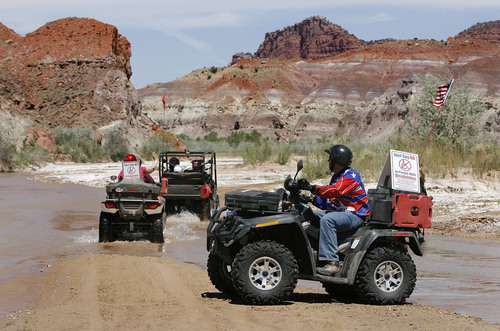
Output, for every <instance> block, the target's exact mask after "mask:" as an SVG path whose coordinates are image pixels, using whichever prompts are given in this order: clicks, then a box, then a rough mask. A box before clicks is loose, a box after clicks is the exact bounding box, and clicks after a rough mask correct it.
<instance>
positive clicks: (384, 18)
mask: <svg viewBox="0 0 500 331" xmlns="http://www.w3.org/2000/svg"><path fill="white" fill-rule="evenodd" d="M389 21H394V17H392V16H391V15H389V14H386V13H379V14H376V15H373V16H368V17H361V18H358V19H356V20H352V22H358V23H377V22H389Z"/></svg>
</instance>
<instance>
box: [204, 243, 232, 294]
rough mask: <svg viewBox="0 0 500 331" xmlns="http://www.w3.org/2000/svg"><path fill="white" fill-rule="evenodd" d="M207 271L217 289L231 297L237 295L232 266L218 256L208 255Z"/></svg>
mask: <svg viewBox="0 0 500 331" xmlns="http://www.w3.org/2000/svg"><path fill="white" fill-rule="evenodd" d="M207 271H208V277H209V278H210V281H211V282H212V284H214V286H215V288H216V289H218V290H219V291H221V292H222V293H224V294H226V295H229V296H234V295H235V294H236V290H235V289H234V286H233V281H232V279H231V266H230V265H229V264H227V262H226V261H224V260H223V259H221V258H220V257H219V256H218V255H217V254H213V253H210V254H209V255H208V261H207Z"/></svg>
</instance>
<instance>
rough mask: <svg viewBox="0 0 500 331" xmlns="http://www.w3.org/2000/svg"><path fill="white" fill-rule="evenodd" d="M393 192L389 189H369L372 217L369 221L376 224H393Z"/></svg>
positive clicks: (370, 216) (369, 217)
mask: <svg viewBox="0 0 500 331" xmlns="http://www.w3.org/2000/svg"><path fill="white" fill-rule="evenodd" d="M392 197H393V192H392V190H391V189H387V188H375V189H368V204H369V205H370V215H369V216H368V221H370V222H375V223H387V224H391V223H392Z"/></svg>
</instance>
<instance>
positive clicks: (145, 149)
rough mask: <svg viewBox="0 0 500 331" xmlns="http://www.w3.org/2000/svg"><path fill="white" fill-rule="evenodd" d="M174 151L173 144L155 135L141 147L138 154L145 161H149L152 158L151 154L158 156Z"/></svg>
mask: <svg viewBox="0 0 500 331" xmlns="http://www.w3.org/2000/svg"><path fill="white" fill-rule="evenodd" d="M174 150H175V142H173V141H167V140H165V138H164V137H163V136H162V135H155V136H154V137H153V138H152V139H149V140H148V141H146V142H145V143H144V144H143V145H142V146H141V148H140V152H139V154H140V155H141V157H142V158H144V159H145V160H149V159H151V158H152V155H153V152H154V153H157V154H159V153H160V152H166V151H174Z"/></svg>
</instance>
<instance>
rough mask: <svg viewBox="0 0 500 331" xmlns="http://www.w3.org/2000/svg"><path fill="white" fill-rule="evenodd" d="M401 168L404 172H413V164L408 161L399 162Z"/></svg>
mask: <svg viewBox="0 0 500 331" xmlns="http://www.w3.org/2000/svg"><path fill="white" fill-rule="evenodd" d="M399 167H400V168H401V170H403V171H410V170H411V163H410V161H408V160H404V159H403V160H399Z"/></svg>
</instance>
